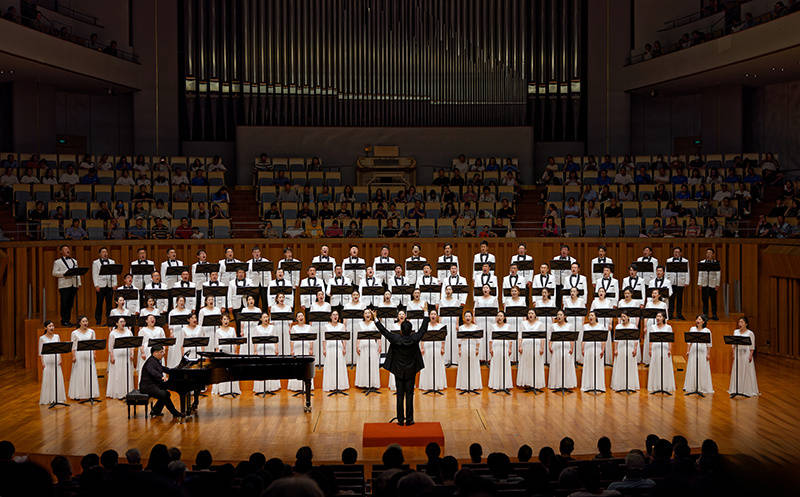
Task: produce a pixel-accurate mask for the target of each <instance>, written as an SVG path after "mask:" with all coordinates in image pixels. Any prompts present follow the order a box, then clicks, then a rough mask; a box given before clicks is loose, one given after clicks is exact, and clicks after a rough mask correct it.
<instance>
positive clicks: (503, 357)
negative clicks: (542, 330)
mask: <svg viewBox="0 0 800 497" xmlns="http://www.w3.org/2000/svg"><path fill="white" fill-rule="evenodd" d="M495 331H514V330H513V329H511V327H510V326H509V325H508V323H505V324H504V325H503V326H497V324H494V325H492V327H491V333H492V334H493V333H494V332H495ZM491 336H492V335H490V338H491ZM489 343H490V344H491V350H492V355H491V356H490V358H491V362H490V363H489V382H488V384H489V388H491V389H492V390H503V389H510V388H514V379H513V378H512V377H511V358H512V357H513V356H514V354H513V347H515V346H516V345H517V341H516V340H494V339H490V340H489ZM509 348H511V354H509Z"/></svg>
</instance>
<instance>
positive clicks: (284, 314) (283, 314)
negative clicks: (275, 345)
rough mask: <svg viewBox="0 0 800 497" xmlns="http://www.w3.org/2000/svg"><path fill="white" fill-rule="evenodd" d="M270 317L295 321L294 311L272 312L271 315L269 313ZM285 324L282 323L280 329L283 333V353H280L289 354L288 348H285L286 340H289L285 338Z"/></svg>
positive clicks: (271, 318) (276, 319)
mask: <svg viewBox="0 0 800 497" xmlns="http://www.w3.org/2000/svg"><path fill="white" fill-rule="evenodd" d="M269 319H270V321H281V322H283V321H289V322H292V321H294V313H292V312H271V313H270V315H269ZM284 326H285V325H284V324H283V323H281V331H280V333H281V340H280V342H281V354H280V355H288V354H286V349H285V347H286V345H287V343H286V342H288V340H283V337H284V336H285V335H284V333H285V330H284Z"/></svg>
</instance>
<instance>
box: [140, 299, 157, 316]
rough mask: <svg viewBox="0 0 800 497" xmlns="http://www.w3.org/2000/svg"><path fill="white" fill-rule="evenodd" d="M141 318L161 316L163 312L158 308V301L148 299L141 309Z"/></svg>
mask: <svg viewBox="0 0 800 497" xmlns="http://www.w3.org/2000/svg"><path fill="white" fill-rule="evenodd" d="M139 315H140V316H160V315H161V310H160V309H159V308H158V307H156V299H154V298H153V297H148V298H147V302H146V304H145V306H144V307H142V308H141V309H139Z"/></svg>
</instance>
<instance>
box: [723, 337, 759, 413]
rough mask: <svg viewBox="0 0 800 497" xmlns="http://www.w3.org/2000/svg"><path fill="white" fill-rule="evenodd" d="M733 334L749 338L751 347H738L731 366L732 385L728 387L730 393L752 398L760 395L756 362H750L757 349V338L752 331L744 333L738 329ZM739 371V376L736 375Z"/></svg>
mask: <svg viewBox="0 0 800 497" xmlns="http://www.w3.org/2000/svg"><path fill="white" fill-rule="evenodd" d="M733 334H734V335H736V336H749V337H750V345H748V346H745V345H740V346H738V347H736V357H735V360H734V361H733V364H732V365H731V383H730V386H729V387H728V393H730V394H733V393H741V394H744V395H747V396H750V397H752V396H755V395H759V391H758V381H757V380H756V365H755V361H750V352H751V351H752V350H754V349H755V347H756V337H755V335H754V334H753V332H752V331H750V330H746V331H745V332H742V331H740V330H738V329H736V330H734V332H733ZM737 369H738V371H739V374H738V375H737V374H736V371H737Z"/></svg>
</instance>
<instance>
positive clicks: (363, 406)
mask: <svg viewBox="0 0 800 497" xmlns="http://www.w3.org/2000/svg"><path fill="white" fill-rule="evenodd" d="M756 366H757V373H758V380H759V386H760V389H761V392H762V395H761V396H760V397H757V398H751V399H730V398H729V396H728V394H727V393H726V391H727V388H728V381H729V375H728V374H726V373H715V374H714V375H713V380H714V388H715V391H716V393H715V394H714V395H711V396H707V397H706V398H697V397H695V396H690V397H686V396H684V395H683V394H682V393H681V392H678V393H676V395H674V396H669V397H661V396H655V395H650V394H648V393H647V392H646V391H640V392H638V393H635V394H631V395H625V394H619V393H614V392H608V393H605V394H600V395H597V396H595V395H590V394H584V393H580V392H575V393H571V394H568V395H565V396H562V395H560V394H555V393H551V392H545V393H542V394H538V395H533V394H531V393H525V392H523V391H521V390H518V389H514V390H513V392H512V394H511V395H508V396H507V395H502V394H493V393H490V392H489V391H488V390H487V389H485V390H484V391H482V392H481V393H480V394H479V395H474V396H468V395H459V394H458V393H457V392H456V391H455V389H453V388H452V383H449V384H450V385H451V388H448V389H447V390H446V392H445V395H444V396H436V397H432V396H429V395H423V394H422V393H421V392H419V391H418V392H417V393H416V396H415V405H416V409H415V410H416V416H415V418H416V421H417V422H438V423H441V427H442V430H443V433H444V448H443V454H447V455H453V456H455V457H456V458H458V459H462V460H463V459H466V458H467V456H468V447H469V445H470V444H471V443H473V442H478V443H480V444H481V445H482V446H483V448H484V454H488V453H490V452H494V451H502V452H505V453H507V454H509V455H512V456H513V455H515V454H516V451H517V449H518V448H519V446H520V445H522V444H524V443H526V444H528V445H530V446H531V447H533V449H534V453H536V452H538V450H539V449H540V448H541V447H543V446H545V445H549V446H551V447H558V442H559V440H560V439H561V438H562V437H563V436H570V437H572V438H573V439H574V440H575V444H576V448H575V452H576V453H577V454H593V453H594V452H595V450H596V449H595V446H596V443H597V439H598V438H599V437H601V436H608V437H610V438H611V440H612V444H613V450H614V451H615V452H616V453H624V452H625V451H627V450H630V449H632V448H643V446H644V439H645V437H646V436H647V435H648V434H650V433H656V434H658V435H659V436H662V437H665V438H666V437H671V436H673V435H675V434H681V435H684V436H685V437H687V439H688V440H689V443H690V445H691V446H692V447H699V446H700V445H701V444H702V442H703V440H705V439H706V438H711V439H714V440H715V441H717V443H718V444H719V446H720V449H721V450H722V451H723V452H724V453H727V454H747V455H751V456H754V457H755V458H757V459H759V460H761V461H764V462H771V463H777V464H782V465H783V464H790V463H796V462H800V425H798V422H797V420H798V419H800V396H797V395H795V394H794V392H796V391H797V384H798V380H800V362H799V361H796V360H792V359H785V358H778V357H774V356H763V355H762V356H758V357H757V358H756ZM448 371H453V370H452V369H450V370H448ZM485 373H486V372H484V374H485ZM608 374H610V368H608V369H607V375H608ZM645 374H646V371H645V370H644V368H642V369H641V371H640V376H644V375H645ZM0 377H2V381H1V382H0V395H2V398H3V399H6V400H5V405H4V409H3V410H1V411H0V439H8V440H11V441H12V442H13V443H14V444H15V445H16V447H17V449H18V451H19V452H20V453H34V454H65V455H72V456H80V455H83V454H86V453H89V452H97V453H100V452H101V451H103V450H106V449H115V450H117V451H118V452H119V453H121V454H122V453H124V452H125V451H126V450H127V449H128V448H131V447H137V448H139V449H140V450H141V451H142V452H143V453H144V454H147V453H148V452H149V450H150V448H151V447H152V446H153V445H154V444H156V443H165V444H167V445H168V446H178V447H180V448H181V449H182V451H183V454H184V457H185V458H186V459H187V460H192V459H193V458H194V455H195V454H196V453H197V451H199V450H201V449H209V450H211V452H212V454H213V456H214V458H215V459H217V460H228V461H236V460H242V459H246V458H247V457H248V456H249V454H251V453H253V452H256V451H261V452H263V453H264V454H266V455H267V457H280V458H282V459H284V460H286V461H293V460H294V454H295V451H296V450H297V448H298V447H300V446H302V445H309V446H311V447H312V449H313V450H314V456H315V460H318V461H330V462H333V461H337V460H339V458H340V455H341V451H342V449H344V448H346V447H355V448H356V449H357V450H358V452H359V458H360V459H362V460H364V461H378V460H379V459H380V454H381V453H382V451H383V449H382V448H378V447H375V448H369V447H367V448H365V447H363V446H362V435H363V426H364V424H365V423H380V422H386V421H388V420H389V419H390V418H391V417H393V415H394V406H395V398H394V396H393V395H392V394H391V392H390V391H388V389H386V388H383V389H381V394H380V395H370V396H368V397H365V396H364V395H363V394H362V393H361V392H360V391H359V390H357V389H350V390H349V395H348V396H335V397H328V396H327V395H325V393H324V392H322V391H321V390H319V389H317V390H315V392H314V397H313V400H312V403H313V411H312V412H311V413H308V414H306V413H303V407H302V401H301V400H300V398H296V397H292V395H291V393H290V392H287V391H285V390H283V391H281V392H279V393H278V395H276V396H275V397H268V398H266V399H262V398H259V397H255V396H253V394H252V393H251V390H252V387H251V384H250V383H249V382H248V383H243V384H242V389H243V390H244V391H245V393H244V394H243V395H242V396H241V397H239V398H237V399H235V400H231V399H228V398H219V397H216V396H214V397H212V396H209V397H207V398H204V399H202V400H201V404H200V413H199V416H198V417H197V418H193V419H191V420H190V421H187V422H185V423H183V424H178V423H174V422H172V421H171V420H170V416H169V415H165V416H164V417H162V418H158V419H155V420H149V419H144V417H143V416H142V413H141V410H140V411H139V417H137V418H135V419H130V420H128V419H127V417H126V408H125V405H124V403H123V402H121V401H119V400H111V399H104V400H103V402H101V403H100V404H97V405H95V406H89V405H85V404H78V403H77V402H70V406H69V407H65V408H57V409H48V408H47V406H40V405H39V404H38V399H39V385H38V382H37V381H36V379H35V374H33V371H31V370H25V369H23V368H12V367H4V368H2V369H0ZM448 377H449V378H448V379H452V373H449V374H448ZM384 379H385V378H384ZM683 381H684V374H683V372H682V371H678V372H677V373H676V384H677V385H678V387H679V388H680V387H681V386H682V385H683ZM384 384H385V382H384ZM100 386H101V391H105V390H104V389H105V380H104V379H101V382H100ZM404 452H405V454H406V459H407V460H409V461H412V462H421V461H422V460H423V459H424V453H423V449H422V448H421V447H419V448H417V447H411V448H404Z"/></svg>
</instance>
